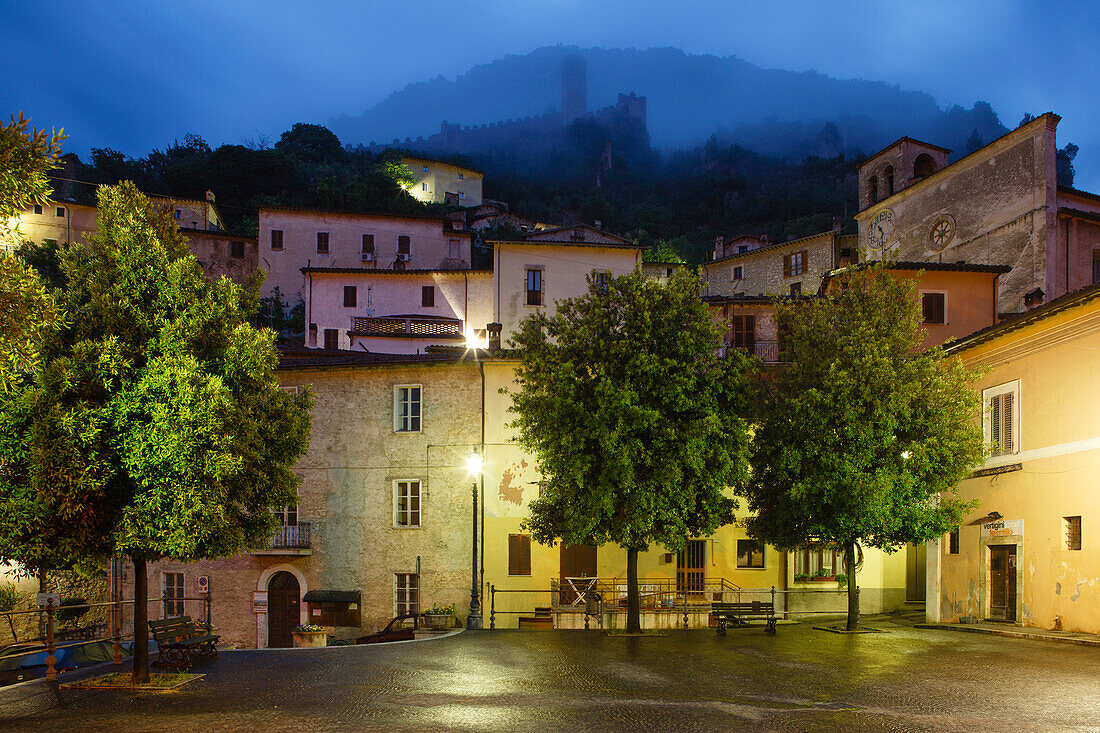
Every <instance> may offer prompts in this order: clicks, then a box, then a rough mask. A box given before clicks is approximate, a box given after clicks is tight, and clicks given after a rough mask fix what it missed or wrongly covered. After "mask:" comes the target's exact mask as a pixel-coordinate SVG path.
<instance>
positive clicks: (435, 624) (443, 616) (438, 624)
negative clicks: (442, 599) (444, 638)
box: [420, 604, 455, 631]
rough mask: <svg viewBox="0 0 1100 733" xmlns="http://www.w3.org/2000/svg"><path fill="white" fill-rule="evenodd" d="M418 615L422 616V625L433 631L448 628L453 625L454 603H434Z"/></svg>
mask: <svg viewBox="0 0 1100 733" xmlns="http://www.w3.org/2000/svg"><path fill="white" fill-rule="evenodd" d="M420 615H421V616H423V617H424V625H425V626H426V627H428V628H429V629H432V630H435V631H440V630H443V629H449V628H451V627H452V626H454V617H455V607H454V604H451V605H450V606H440V605H439V604H436V605H435V606H432V607H431V608H429V609H428V610H427V611H424V612H423V613H421V614H420Z"/></svg>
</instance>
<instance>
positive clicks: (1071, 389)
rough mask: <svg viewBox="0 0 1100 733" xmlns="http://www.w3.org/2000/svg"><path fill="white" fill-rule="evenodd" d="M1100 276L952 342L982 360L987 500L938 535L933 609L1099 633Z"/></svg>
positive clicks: (932, 567)
mask: <svg viewBox="0 0 1100 733" xmlns="http://www.w3.org/2000/svg"><path fill="white" fill-rule="evenodd" d="M1098 350H1100V284H1098V285H1091V286H1088V287H1086V288H1084V289H1081V290H1078V291H1076V292H1073V293H1070V294H1069V295H1065V296H1062V297H1060V298H1057V299H1055V300H1053V301H1051V302H1049V303H1047V304H1045V305H1042V306H1039V307H1037V308H1035V309H1033V310H1031V311H1028V312H1027V313H1024V314H1021V315H1018V316H1016V317H1014V318H1010V319H1007V320H1005V321H1002V322H1001V323H998V324H997V325H995V326H992V327H990V328H986V329H983V330H981V331H978V332H977V333H975V334H973V335H971V336H970V337H968V338H965V339H962V340H961V341H958V342H956V343H955V344H952V345H950V346H949V347H948V352H949V353H950V354H956V355H958V356H960V357H961V358H962V360H963V363H964V364H965V365H966V366H967V367H971V368H981V369H984V370H985V371H984V373H983V374H982V375H981V377H980V378H979V380H978V382H977V384H976V387H977V389H979V390H980V391H981V394H982V402H983V406H982V411H981V413H980V414H976V415H975V416H974V419H975V421H979V422H980V423H981V424H982V428H983V431H984V434H985V439H986V442H987V443H988V445H989V454H988V457H987V458H986V460H985V462H984V464H983V465H981V466H980V467H979V468H978V470H976V471H974V473H973V474H971V476H970V478H968V479H966V480H964V481H963V482H962V483H961V484H960V486H959V489H958V490H959V494H960V496H961V498H962V499H964V500H965V499H973V500H976V501H977V503H978V505H977V507H976V508H975V509H974V511H973V512H971V513H970V515H969V516H968V517H966V519H965V522H964V524H963V525H962V526H961V527H959V528H958V530H957V531H956V532H953V533H951V534H950V535H947V536H945V537H942V538H941V539H940V540H939V541H938V542H933V543H929V552H928V573H927V583H928V598H929V601H930V602H929V603H928V605H927V615H928V619H929V620H930V621H933V622H938V621H943V622H957V621H961V620H967V621H974V620H987V619H988V620H993V621H1002V622H1009V623H1014V624H1016V625H1017V626H1033V627H1039V628H1045V629H1058V630H1065V631H1085V632H1089V633H1093V634H1095V633H1100V581H1098V580H1097V579H1098V578H1100V553H1098V552H1097V551H1096V544H1095V543H1096V541H1097V540H1096V537H1097V532H1096V526H1097V521H1098V520H1097V517H1098V516H1100V479H1098V477H1100V437H1098V436H1100V408H1098V407H1097V402H1096V400H1095V398H1094V397H1093V395H1094V394H1095V385H1096V382H1097V379H1098V378H1100V361H1098V360H1097V358H1096V353H1097V351H1098Z"/></svg>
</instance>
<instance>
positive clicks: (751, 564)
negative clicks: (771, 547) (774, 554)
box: [737, 540, 764, 568]
mask: <svg viewBox="0 0 1100 733" xmlns="http://www.w3.org/2000/svg"><path fill="white" fill-rule="evenodd" d="M737 567H739V568H762V567H764V543H763V542H761V541H760V540H737Z"/></svg>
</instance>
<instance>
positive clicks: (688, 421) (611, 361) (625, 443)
mask: <svg viewBox="0 0 1100 733" xmlns="http://www.w3.org/2000/svg"><path fill="white" fill-rule="evenodd" d="M720 341H721V329H720V328H719V327H718V325H717V324H716V323H715V322H714V321H713V320H712V319H711V318H710V317H709V315H708V314H707V311H706V307H705V305H704V304H703V303H702V302H701V301H700V300H699V281H698V278H697V277H696V276H695V275H694V274H692V273H688V272H679V273H676V274H675V275H674V276H673V277H672V278H671V279H670V281H669V282H668V284H667V285H666V286H661V285H658V284H656V283H654V282H652V281H650V280H648V279H646V278H645V277H644V276H642V275H641V274H640V273H634V274H630V275H626V276H623V277H617V278H613V279H601V278H596V277H593V278H590V280H589V290H588V293H587V294H586V295H584V296H582V297H578V298H571V299H568V300H564V301H558V303H557V312H556V313H555V315H553V316H547V315H546V314H544V313H538V314H535V315H532V316H530V317H529V318H527V319H526V320H524V321H523V323H522V324H521V327H520V330H519V331H518V332H517V333H515V334H514V335H513V337H512V343H513V345H514V346H515V347H516V348H517V349H518V354H519V359H520V364H519V367H518V368H517V384H518V388H517V390H516V392H515V393H514V394H513V407H512V411H513V412H514V413H515V414H516V416H517V417H516V420H515V422H514V423H513V425H514V426H515V427H516V428H518V432H519V438H518V442H519V443H520V445H522V446H523V447H525V448H526V449H528V450H530V451H531V452H532V453H533V454H534V455H535V456H536V460H537V462H538V466H539V470H540V472H541V473H542V475H543V477H544V478H545V481H546V484H545V487H544V490H543V493H542V496H541V498H539V499H537V500H535V501H534V502H532V504H531V507H530V516H529V518H528V519H526V520H525V526H526V527H527V528H528V529H529V530H530V531H531V533H532V535H533V537H534V538H535V539H536V541H538V542H541V543H544V544H550V543H553V542H555V541H557V540H561V541H563V542H566V543H571V544H592V545H602V544H604V543H607V542H613V543H615V544H617V545H619V546H621V547H623V548H625V549H626V550H627V575H628V583H629V589H628V621H627V625H628V629H629V630H638V629H639V628H640V625H639V614H638V588H637V554H638V552H639V551H643V550H645V549H647V548H648V547H649V545H651V544H653V543H659V544H662V545H664V546H665V547H668V548H669V549H678V548H679V547H681V546H682V545H683V543H684V541H685V540H686V539H687V538H688V537H689V536H692V535H700V534H701V535H706V534H710V533H712V532H714V531H715V530H716V529H717V528H718V527H719V526H721V525H723V524H727V523H729V522H730V521H732V519H733V511H734V508H735V501H734V499H732V498H731V497H730V495H729V493H728V491H727V490H728V489H730V488H731V487H733V488H736V487H739V486H740V485H741V484H742V483H744V481H745V479H746V478H747V468H748V460H747V459H748V428H747V425H746V423H745V421H744V420H743V419H742V418H741V417H740V415H741V412H742V409H741V408H742V405H741V403H740V399H741V395H742V391H741V386H742V385H743V384H744V374H745V371H746V370H747V369H748V368H749V366H748V365H749V362H748V361H744V360H742V359H741V358H740V357H739V356H734V357H732V358H730V359H720V358H718V356H717V351H718V347H719V345H720Z"/></svg>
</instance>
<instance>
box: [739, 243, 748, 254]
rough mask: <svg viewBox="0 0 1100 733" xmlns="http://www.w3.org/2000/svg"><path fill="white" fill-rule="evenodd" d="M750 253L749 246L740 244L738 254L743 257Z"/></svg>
mask: <svg viewBox="0 0 1100 733" xmlns="http://www.w3.org/2000/svg"><path fill="white" fill-rule="evenodd" d="M748 251H749V245H747V244H739V245H737V254H739V255H742V254H745V253H746V252H748Z"/></svg>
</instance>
